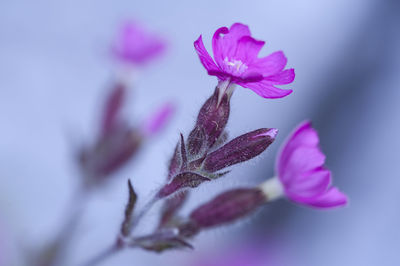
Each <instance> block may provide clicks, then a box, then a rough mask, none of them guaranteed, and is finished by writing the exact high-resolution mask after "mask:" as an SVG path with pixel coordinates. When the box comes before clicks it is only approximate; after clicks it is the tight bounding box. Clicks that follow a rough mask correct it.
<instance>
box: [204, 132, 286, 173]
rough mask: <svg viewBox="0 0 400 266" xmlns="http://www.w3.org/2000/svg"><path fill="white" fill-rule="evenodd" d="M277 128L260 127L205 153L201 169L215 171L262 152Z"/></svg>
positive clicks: (272, 139)
mask: <svg viewBox="0 0 400 266" xmlns="http://www.w3.org/2000/svg"><path fill="white" fill-rule="evenodd" d="M277 133H278V130H277V129H275V128H262V129H258V130H255V131H252V132H249V133H246V134H244V135H241V136H239V137H237V138H235V139H233V140H231V141H230V142H228V143H227V144H225V145H224V146H222V147H221V148H219V149H217V150H216V151H214V152H212V153H210V154H209V155H207V157H206V159H205V161H204V165H203V169H204V170H205V171H208V172H215V171H218V170H221V169H223V168H225V167H228V166H231V165H234V164H237V163H241V162H244V161H247V160H250V159H252V158H254V157H256V156H257V155H259V154H260V153H262V152H263V151H264V150H265V149H266V148H268V146H269V145H271V143H272V142H273V141H274V140H275V137H276V135H277Z"/></svg>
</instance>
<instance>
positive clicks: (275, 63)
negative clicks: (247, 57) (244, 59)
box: [249, 51, 287, 76]
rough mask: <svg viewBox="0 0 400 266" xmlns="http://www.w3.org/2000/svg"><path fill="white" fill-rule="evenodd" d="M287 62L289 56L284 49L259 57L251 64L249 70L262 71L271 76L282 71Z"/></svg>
mask: <svg viewBox="0 0 400 266" xmlns="http://www.w3.org/2000/svg"><path fill="white" fill-rule="evenodd" d="M286 64H287V58H286V56H285V55H284V53H283V52H282V51H278V52H275V53H272V54H270V55H268V56H266V57H263V58H258V60H256V61H254V62H253V63H252V64H250V65H249V70H253V71H258V72H262V73H263V75H264V76H271V75H275V74H278V73H279V72H281V71H282V70H283V69H284V68H285V66H286Z"/></svg>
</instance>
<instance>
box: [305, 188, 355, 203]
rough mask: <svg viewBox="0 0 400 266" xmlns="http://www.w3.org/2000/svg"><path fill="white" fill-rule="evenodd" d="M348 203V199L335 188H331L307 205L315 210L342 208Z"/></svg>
mask: <svg viewBox="0 0 400 266" xmlns="http://www.w3.org/2000/svg"><path fill="white" fill-rule="evenodd" d="M347 202H348V198H347V196H346V195H345V194H343V193H342V192H341V191H339V189H337V188H336V187H331V188H330V189H329V190H328V191H326V192H325V193H323V194H321V195H320V196H318V197H315V198H314V199H312V200H310V201H308V203H307V204H308V205H310V206H313V207H316V208H334V207H339V206H344V205H346V204H347Z"/></svg>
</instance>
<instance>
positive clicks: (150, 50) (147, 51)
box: [112, 21, 166, 65]
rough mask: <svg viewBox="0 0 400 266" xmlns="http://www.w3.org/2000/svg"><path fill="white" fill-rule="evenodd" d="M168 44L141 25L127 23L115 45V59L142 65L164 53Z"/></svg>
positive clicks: (113, 48) (113, 49)
mask: <svg viewBox="0 0 400 266" xmlns="http://www.w3.org/2000/svg"><path fill="white" fill-rule="evenodd" d="M165 47H166V43H165V42H164V41H163V40H162V39H161V38H159V37H158V36H156V35H153V34H151V33H149V32H148V31H146V29H145V28H144V27H142V26H141V25H140V24H138V23H136V22H132V21H128V22H126V23H125V24H124V25H123V26H122V28H121V30H120V32H119V35H118V36H117V39H116V40H115V43H114V44H113V47H112V51H113V53H114V55H115V57H116V58H117V59H118V60H120V61H122V62H124V63H128V64H135V65H142V64H145V63H147V62H148V61H150V60H151V59H154V58H156V57H158V56H159V55H161V54H162V52H164V50H165Z"/></svg>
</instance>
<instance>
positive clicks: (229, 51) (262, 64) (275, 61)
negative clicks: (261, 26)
mask: <svg viewBox="0 0 400 266" xmlns="http://www.w3.org/2000/svg"><path fill="white" fill-rule="evenodd" d="M263 46H264V42H263V41H258V40H256V39H254V38H253V37H251V33H250V30H249V28H248V26H246V25H243V24H240V23H235V24H233V25H232V26H231V28H230V29H228V28H226V27H222V28H219V29H218V30H217V31H216V32H215V33H214V36H213V40H212V48H213V53H214V59H212V58H211V56H210V55H209V54H208V52H207V50H206V48H205V47H204V44H203V40H202V36H201V35H200V37H199V38H198V39H197V40H196V41H195V42H194V47H195V49H196V51H197V54H198V55H199V58H200V61H201V63H202V64H203V66H204V67H205V68H206V70H207V72H208V74H209V75H213V76H217V77H218V79H219V80H220V81H228V82H229V83H230V82H232V83H235V84H238V85H240V86H242V87H245V88H249V89H251V90H253V91H254V92H255V93H257V94H258V95H260V96H262V97H264V98H282V97H285V96H286V95H289V94H290V93H291V92H292V90H282V89H279V88H277V87H275V85H283V84H289V83H291V82H293V80H294V76H295V74H294V69H286V70H285V69H284V68H285V66H286V62H287V59H286V57H285V55H284V54H283V52H282V51H279V52H275V53H273V54H271V55H269V56H266V57H263V58H258V53H259V51H260V50H261V48H262V47H263Z"/></svg>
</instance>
